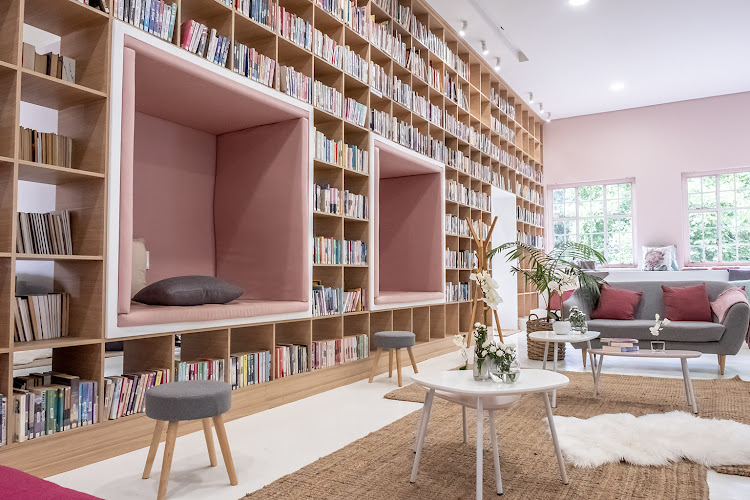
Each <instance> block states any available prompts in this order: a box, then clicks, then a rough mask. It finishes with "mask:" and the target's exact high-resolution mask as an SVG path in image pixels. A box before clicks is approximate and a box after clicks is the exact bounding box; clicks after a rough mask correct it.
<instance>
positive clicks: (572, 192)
mask: <svg viewBox="0 0 750 500" xmlns="http://www.w3.org/2000/svg"><path fill="white" fill-rule="evenodd" d="M564 191H565V202H566V203H575V201H576V188H567V189H565V190H564Z"/></svg>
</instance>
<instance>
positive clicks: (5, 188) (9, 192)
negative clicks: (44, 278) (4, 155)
mask: <svg viewBox="0 0 750 500" xmlns="http://www.w3.org/2000/svg"><path fill="white" fill-rule="evenodd" d="M15 186H16V183H15V179H14V168H13V163H11V162H10V161H5V160H0V253H9V252H11V251H12V247H13V226H14V223H13V221H14V220H15V203H16V194H15ZM8 278H9V276H8ZM1 283H4V282H3V281H0V284H1Z"/></svg>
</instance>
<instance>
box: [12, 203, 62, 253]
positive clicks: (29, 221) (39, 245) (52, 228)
mask: <svg viewBox="0 0 750 500" xmlns="http://www.w3.org/2000/svg"><path fill="white" fill-rule="evenodd" d="M18 228H19V235H18V236H19V237H17V238H16V251H17V252H19V253H33V254H45V255H73V240H72V237H71V233H70V212H68V211H67V210H59V211H57V212H50V213H46V214H41V213H27V212H18Z"/></svg>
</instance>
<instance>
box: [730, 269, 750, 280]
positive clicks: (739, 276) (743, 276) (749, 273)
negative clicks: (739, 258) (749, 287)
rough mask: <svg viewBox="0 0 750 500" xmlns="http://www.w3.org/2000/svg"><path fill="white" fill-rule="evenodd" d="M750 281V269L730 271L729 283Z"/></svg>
mask: <svg viewBox="0 0 750 500" xmlns="http://www.w3.org/2000/svg"><path fill="white" fill-rule="evenodd" d="M745 280H750V269H730V270H729V281H745Z"/></svg>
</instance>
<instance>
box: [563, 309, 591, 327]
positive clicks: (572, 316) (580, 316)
mask: <svg viewBox="0 0 750 500" xmlns="http://www.w3.org/2000/svg"><path fill="white" fill-rule="evenodd" d="M568 321H570V325H571V330H573V331H574V332H579V333H586V332H587V331H589V325H588V324H587V323H586V313H584V312H583V311H581V310H580V309H578V307H576V306H573V307H571V308H570V312H569V313H568Z"/></svg>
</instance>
